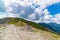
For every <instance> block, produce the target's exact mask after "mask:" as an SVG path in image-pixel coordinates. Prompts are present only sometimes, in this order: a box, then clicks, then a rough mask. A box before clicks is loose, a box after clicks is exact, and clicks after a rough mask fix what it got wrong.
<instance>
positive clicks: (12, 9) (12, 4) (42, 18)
mask: <svg viewBox="0 0 60 40" xmlns="http://www.w3.org/2000/svg"><path fill="white" fill-rule="evenodd" d="M4 17H19V18H24V19H27V20H31V21H34V22H36V23H52V22H53V23H57V24H60V0H0V18H4Z"/></svg>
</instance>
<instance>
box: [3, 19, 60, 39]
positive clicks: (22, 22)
mask: <svg viewBox="0 0 60 40" xmlns="http://www.w3.org/2000/svg"><path fill="white" fill-rule="evenodd" d="M4 19H6V18H4ZM7 19H10V20H9V21H7V22H6V23H8V24H15V25H18V26H24V25H25V24H28V25H31V26H32V27H33V28H35V29H37V30H36V32H40V33H41V34H47V35H52V37H53V40H60V35H58V34H55V33H52V32H50V31H49V30H47V29H46V28H44V26H42V25H39V24H37V23H34V22H31V21H26V20H24V19H21V18H7Z"/></svg>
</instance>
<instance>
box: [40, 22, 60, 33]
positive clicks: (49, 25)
mask: <svg viewBox="0 0 60 40" xmlns="http://www.w3.org/2000/svg"><path fill="white" fill-rule="evenodd" d="M39 24H41V25H43V26H45V27H47V28H48V29H50V30H52V31H54V32H56V33H58V34H60V25H59V24H56V23H39Z"/></svg>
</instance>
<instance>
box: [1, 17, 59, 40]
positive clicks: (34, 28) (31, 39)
mask: <svg viewBox="0 0 60 40" xmlns="http://www.w3.org/2000/svg"><path fill="white" fill-rule="evenodd" d="M1 30H2V31H3V32H2V31H1ZM7 30H8V31H7ZM0 31H1V32H2V34H3V33H5V36H3V37H2V38H3V40H8V38H7V36H8V37H9V40H60V35H58V34H56V33H53V32H51V31H50V30H48V29H47V28H45V27H44V26H42V25H40V24H37V23H34V22H31V21H27V20H24V19H21V18H9V17H7V18H3V19H0ZM4 31H5V32H4ZM1 32H0V35H1ZM11 35H13V36H11ZM15 36H16V37H15ZM2 38H0V39H1V40H2ZM6 38H7V39H6ZM10 38H11V39H10ZM13 38H14V39H13Z"/></svg>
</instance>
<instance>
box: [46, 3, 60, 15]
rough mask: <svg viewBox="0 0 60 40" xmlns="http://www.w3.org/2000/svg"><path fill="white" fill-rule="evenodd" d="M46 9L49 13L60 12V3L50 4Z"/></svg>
mask: <svg viewBox="0 0 60 40" xmlns="http://www.w3.org/2000/svg"><path fill="white" fill-rule="evenodd" d="M47 9H48V11H49V12H50V13H51V15H54V14H57V13H60V3H56V4H53V5H50V6H49V7H47Z"/></svg>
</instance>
